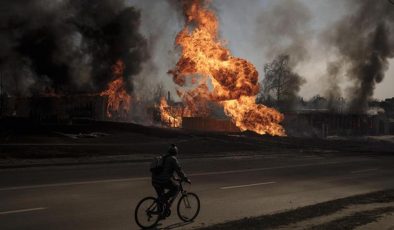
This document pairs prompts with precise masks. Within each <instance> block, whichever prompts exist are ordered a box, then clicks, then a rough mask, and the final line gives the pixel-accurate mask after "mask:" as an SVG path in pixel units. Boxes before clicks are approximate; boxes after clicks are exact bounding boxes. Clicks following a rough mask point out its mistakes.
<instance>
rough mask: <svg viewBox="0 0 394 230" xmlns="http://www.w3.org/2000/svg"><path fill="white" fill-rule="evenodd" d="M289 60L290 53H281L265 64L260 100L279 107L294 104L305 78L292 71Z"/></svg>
mask: <svg viewBox="0 0 394 230" xmlns="http://www.w3.org/2000/svg"><path fill="white" fill-rule="evenodd" d="M289 61H290V57H289V55H279V56H278V57H277V58H275V59H274V60H273V61H272V62H271V63H268V64H266V65H265V66H264V73H265V78H264V79H263V81H262V83H261V85H262V87H261V91H260V94H259V97H258V100H259V102H262V103H267V104H270V105H271V106H276V107H278V108H283V107H285V106H286V107H287V108H288V106H289V105H292V104H293V102H294V101H295V99H296V98H297V94H298V92H299V90H300V87H301V85H302V84H304V83H305V80H304V79H303V78H302V77H301V76H300V75H298V74H297V73H294V72H293V71H292V69H291V67H290V65H289Z"/></svg>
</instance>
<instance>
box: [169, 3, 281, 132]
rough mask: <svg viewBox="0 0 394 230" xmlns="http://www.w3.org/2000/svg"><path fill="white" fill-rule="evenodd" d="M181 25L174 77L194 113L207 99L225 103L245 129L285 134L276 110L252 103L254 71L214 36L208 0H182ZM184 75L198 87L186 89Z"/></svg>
mask: <svg viewBox="0 0 394 230" xmlns="http://www.w3.org/2000/svg"><path fill="white" fill-rule="evenodd" d="M182 3H183V9H184V14H185V18H186V24H185V27H184V28H183V29H182V30H181V31H180V32H179V34H178V35H177V37H176V44H177V45H178V46H179V47H181V49H182V53H181V57H180V59H179V61H178V63H177V65H176V67H175V68H174V69H173V70H170V71H169V73H170V74H172V76H173V80H174V82H175V83H176V84H178V85H179V86H181V87H182V88H181V89H179V95H180V97H181V98H182V99H183V101H184V102H185V104H186V105H187V109H188V110H189V111H191V113H192V115H193V116H200V113H201V111H203V112H202V113H203V114H205V113H206V111H207V103H208V102H216V103H218V104H220V105H222V106H223V108H224V111H225V113H226V115H228V116H229V117H230V118H231V119H232V120H233V122H234V123H235V124H236V125H237V126H238V127H239V128H240V129H241V130H243V131H245V130H251V131H254V132H256V133H259V134H270V135H273V136H275V135H276V136H284V135H285V130H284V129H283V127H282V126H281V125H280V122H281V121H282V120H283V119H284V116H283V115H282V114H281V113H279V112H278V111H276V110H275V109H271V108H268V107H266V106H264V105H257V104H256V103H255V96H256V94H257V93H258V92H259V88H260V86H259V83H258V72H257V70H256V68H255V67H254V66H253V64H252V63H250V62H248V61H247V60H244V59H241V58H237V57H234V56H232V54H231V52H230V51H229V50H228V49H227V48H226V47H225V45H224V44H223V43H224V42H222V41H220V40H219V38H218V28H219V24H218V20H217V18H216V15H215V13H214V12H213V11H212V10H210V9H209V8H208V7H207V5H208V3H209V1H204V0H188V1H187V0H183V1H182ZM188 79H191V82H192V83H194V85H195V86H196V87H195V88H193V89H186V87H184V86H186V84H187V82H188Z"/></svg>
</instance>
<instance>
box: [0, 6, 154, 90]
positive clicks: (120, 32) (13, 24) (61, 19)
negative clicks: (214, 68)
mask: <svg viewBox="0 0 394 230" xmlns="http://www.w3.org/2000/svg"><path fill="white" fill-rule="evenodd" d="M0 11H1V12H2V13H1V14H0V29H1V34H0V42H1V44H2V47H1V48H0V49H1V50H0V51H1V52H0V71H1V72H3V73H5V75H6V76H7V77H6V79H5V80H6V81H7V82H6V85H7V86H8V87H7V88H6V90H7V91H8V92H9V93H15V94H36V93H40V92H42V91H43V90H46V89H50V90H54V91H55V92H56V93H78V92H97V91H102V90H103V89H105V87H106V85H107V84H108V82H109V81H111V80H112V79H111V76H112V74H111V66H112V65H113V64H114V63H115V62H116V60H118V59H122V60H123V61H124V63H125V65H126V69H125V78H126V79H125V80H126V81H128V82H130V78H132V76H134V75H136V74H138V73H139V72H140V71H141V65H142V63H143V62H144V61H146V60H147V59H148V58H149V55H148V50H147V42H146V39H145V38H144V37H143V36H142V35H141V34H140V32H139V27H140V17H141V16H140V12H139V11H138V10H136V9H135V8H133V7H127V6H126V5H125V3H124V1H123V0H104V1H94V0H83V1H81V0H57V1H53V0H5V1H2V2H1V3H0ZM11 86H13V87H11ZM128 90H129V91H131V90H132V87H131V85H130V87H129V89H128Z"/></svg>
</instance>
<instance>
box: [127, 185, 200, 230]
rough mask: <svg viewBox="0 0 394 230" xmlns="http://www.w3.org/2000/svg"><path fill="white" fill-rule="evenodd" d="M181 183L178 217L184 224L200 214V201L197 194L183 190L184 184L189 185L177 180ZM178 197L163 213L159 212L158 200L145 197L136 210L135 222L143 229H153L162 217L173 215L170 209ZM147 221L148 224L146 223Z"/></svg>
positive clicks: (166, 204)
mask: <svg viewBox="0 0 394 230" xmlns="http://www.w3.org/2000/svg"><path fill="white" fill-rule="evenodd" d="M175 181H177V182H178V183H179V187H180V193H179V194H181V198H180V199H179V200H178V204H177V214H178V217H179V218H180V219H181V220H182V221H184V222H191V221H193V220H194V219H195V218H196V217H197V215H198V214H199V212H200V199H199V198H198V196H197V194H195V193H191V192H187V191H186V190H185V189H184V188H183V183H187V182H185V181H183V180H178V179H176V180H175ZM176 198H177V196H175V197H173V198H172V199H171V201H167V202H166V203H165V204H164V207H163V210H164V211H163V213H161V212H159V210H158V207H159V206H158V199H159V198H155V197H145V198H144V199H142V200H141V201H140V202H139V203H138V204H137V206H136V208H135V213H134V218H135V222H136V223H137V225H138V226H140V227H141V228H142V229H148V228H153V227H155V226H156V225H157V223H158V222H159V221H160V220H161V218H160V215H164V217H169V216H170V215H171V210H170V209H169V208H167V207H168V205H169V204H171V203H172V202H173V201H174V200H175V199H176ZM145 221H146V222H145Z"/></svg>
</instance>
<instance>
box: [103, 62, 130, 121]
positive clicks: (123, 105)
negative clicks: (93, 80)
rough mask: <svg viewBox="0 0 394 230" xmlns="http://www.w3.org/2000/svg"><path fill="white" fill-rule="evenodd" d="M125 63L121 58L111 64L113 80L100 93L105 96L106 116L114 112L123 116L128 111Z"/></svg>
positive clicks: (110, 115) (128, 100)
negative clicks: (124, 75)
mask: <svg viewBox="0 0 394 230" xmlns="http://www.w3.org/2000/svg"><path fill="white" fill-rule="evenodd" d="M124 69H125V65H124V63H123V61H122V60H118V61H117V62H116V63H115V64H114V65H113V66H112V74H113V78H114V80H113V81H112V82H110V83H109V84H108V89H107V90H105V91H104V92H102V93H101V94H100V96H107V97H108V102H107V116H108V117H112V116H113V115H114V114H115V113H117V114H120V115H122V116H125V115H127V114H128V113H129V111H130V103H131V96H130V95H129V94H128V93H127V91H126V89H125V86H124V80H123V72H124Z"/></svg>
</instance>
